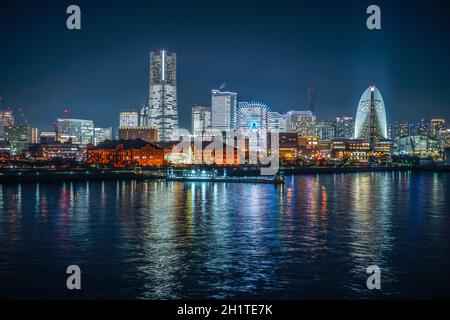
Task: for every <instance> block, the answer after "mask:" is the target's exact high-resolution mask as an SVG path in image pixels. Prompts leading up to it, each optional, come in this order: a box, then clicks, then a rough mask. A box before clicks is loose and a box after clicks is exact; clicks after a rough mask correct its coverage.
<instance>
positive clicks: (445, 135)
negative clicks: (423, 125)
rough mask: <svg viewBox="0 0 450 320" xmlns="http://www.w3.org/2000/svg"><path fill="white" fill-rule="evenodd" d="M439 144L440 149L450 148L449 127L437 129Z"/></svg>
mask: <svg viewBox="0 0 450 320" xmlns="http://www.w3.org/2000/svg"><path fill="white" fill-rule="evenodd" d="M439 145H440V146H441V148H442V149H446V148H450V129H442V130H441V131H439Z"/></svg>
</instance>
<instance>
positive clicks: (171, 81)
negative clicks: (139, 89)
mask: <svg viewBox="0 0 450 320" xmlns="http://www.w3.org/2000/svg"><path fill="white" fill-rule="evenodd" d="M176 65H177V57H176V54H175V52H167V51H165V50H161V51H158V52H155V51H152V52H150V87H149V100H148V111H147V112H145V111H146V110H143V112H142V113H143V114H144V116H143V119H144V123H141V125H143V126H150V127H155V128H157V129H158V137H159V140H160V141H170V140H175V139H177V137H176V133H177V130H178V106H177V81H176V68H177V67H176ZM145 120H146V121H145Z"/></svg>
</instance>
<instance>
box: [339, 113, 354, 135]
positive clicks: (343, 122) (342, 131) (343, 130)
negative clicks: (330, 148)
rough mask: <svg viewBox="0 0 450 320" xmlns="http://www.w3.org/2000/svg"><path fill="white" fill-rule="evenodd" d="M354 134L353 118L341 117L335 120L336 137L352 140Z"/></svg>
mask: <svg viewBox="0 0 450 320" xmlns="http://www.w3.org/2000/svg"><path fill="white" fill-rule="evenodd" d="M354 134H355V120H354V119H353V117H348V116H342V117H337V118H336V137H337V138H348V139H351V138H353V135H354Z"/></svg>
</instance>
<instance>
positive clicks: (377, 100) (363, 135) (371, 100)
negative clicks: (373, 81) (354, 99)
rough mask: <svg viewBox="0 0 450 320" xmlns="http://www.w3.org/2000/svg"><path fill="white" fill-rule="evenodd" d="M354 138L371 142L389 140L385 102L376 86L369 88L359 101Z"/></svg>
mask: <svg viewBox="0 0 450 320" xmlns="http://www.w3.org/2000/svg"><path fill="white" fill-rule="evenodd" d="M354 137H355V139H364V140H370V141H372V140H373V141H379V140H384V139H387V138H388V132H387V122H386V110H385V106H384V101H383V97H382V95H381V92H380V90H378V89H377V88H376V87H375V86H370V87H369V88H367V90H366V91H364V93H363V95H362V97H361V99H360V100H359V105H358V111H357V112H356V120H355V135H354Z"/></svg>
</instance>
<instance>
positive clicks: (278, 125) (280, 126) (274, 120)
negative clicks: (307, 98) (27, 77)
mask: <svg viewBox="0 0 450 320" xmlns="http://www.w3.org/2000/svg"><path fill="white" fill-rule="evenodd" d="M269 129H270V130H278V131H279V132H286V131H287V115H286V114H281V113H279V112H275V111H270V112H269Z"/></svg>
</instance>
